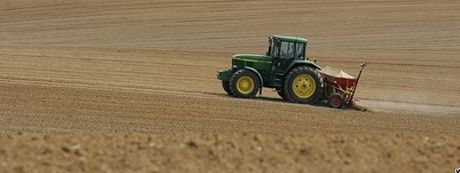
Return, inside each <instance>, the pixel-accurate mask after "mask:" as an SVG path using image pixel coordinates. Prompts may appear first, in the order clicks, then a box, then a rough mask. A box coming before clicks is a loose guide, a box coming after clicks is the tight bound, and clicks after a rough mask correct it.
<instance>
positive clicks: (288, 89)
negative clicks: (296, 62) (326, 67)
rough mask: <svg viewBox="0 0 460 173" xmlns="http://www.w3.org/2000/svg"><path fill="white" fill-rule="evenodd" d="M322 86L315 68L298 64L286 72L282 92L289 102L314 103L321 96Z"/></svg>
mask: <svg viewBox="0 0 460 173" xmlns="http://www.w3.org/2000/svg"><path fill="white" fill-rule="evenodd" d="M323 88H324V85H323V81H322V79H321V76H320V74H319V73H318V72H317V71H316V70H315V69H313V68H310V67H306V66H300V67H296V68H294V69H292V70H291V71H289V73H288V74H287V76H286V78H285V81H284V88H283V94H284V95H285V96H286V100H288V101H290V102H294V103H304V104H305V103H307V104H316V103H318V102H319V101H320V99H321V97H322V94H323V90H324V89H323Z"/></svg>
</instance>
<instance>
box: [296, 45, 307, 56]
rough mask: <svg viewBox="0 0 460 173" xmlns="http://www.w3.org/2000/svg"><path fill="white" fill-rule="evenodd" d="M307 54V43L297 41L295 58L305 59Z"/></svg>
mask: <svg viewBox="0 0 460 173" xmlns="http://www.w3.org/2000/svg"><path fill="white" fill-rule="evenodd" d="M304 54H305V44H303V43H297V47H296V52H295V58H296V59H304Z"/></svg>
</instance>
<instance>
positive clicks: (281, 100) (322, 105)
mask: <svg viewBox="0 0 460 173" xmlns="http://www.w3.org/2000/svg"><path fill="white" fill-rule="evenodd" d="M208 94H210V95H215V96H219V97H226V98H233V99H244V98H236V97H232V96H229V95H228V94H225V93H208ZM244 100H260V101H268V102H277V103H286V104H297V105H299V104H298V103H291V102H288V101H285V100H283V99H282V98H276V97H267V96H256V97H254V98H252V99H244ZM300 105H301V104H300ZM305 105H309V106H319V107H324V108H331V107H330V106H329V105H328V104H327V102H326V101H325V100H323V101H321V102H319V103H317V104H314V105H310V104H305Z"/></svg>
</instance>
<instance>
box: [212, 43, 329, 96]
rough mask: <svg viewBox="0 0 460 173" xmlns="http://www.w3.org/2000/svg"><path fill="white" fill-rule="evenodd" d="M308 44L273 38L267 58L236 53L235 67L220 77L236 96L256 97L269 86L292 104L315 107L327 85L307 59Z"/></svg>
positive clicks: (225, 88) (230, 92) (226, 89)
mask: <svg viewBox="0 0 460 173" xmlns="http://www.w3.org/2000/svg"><path fill="white" fill-rule="evenodd" d="M307 44H308V41H307V39H304V38H298V37H290V36H281V35H274V36H272V37H269V47H268V50H267V53H266V54H265V55H254V54H236V55H234V56H233V58H232V67H231V68H229V69H223V70H219V71H218V74H217V78H218V79H219V80H222V87H223V88H224V90H225V91H226V92H227V93H228V94H229V95H231V96H234V97H239V98H253V97H255V96H256V95H257V93H258V92H259V93H260V94H262V87H267V88H273V89H274V90H276V91H277V93H278V95H279V96H281V97H282V98H283V99H284V100H287V101H289V102H294V103H306V104H316V103H318V102H319V101H320V100H321V99H322V97H323V91H324V84H323V80H322V78H321V75H320V73H319V72H318V71H317V70H319V69H320V67H319V66H318V65H317V64H316V63H315V62H313V61H310V60H309V59H308V58H307V59H306V58H305V52H306V48H307Z"/></svg>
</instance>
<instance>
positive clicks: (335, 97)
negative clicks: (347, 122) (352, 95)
mask: <svg viewBox="0 0 460 173" xmlns="http://www.w3.org/2000/svg"><path fill="white" fill-rule="evenodd" d="M327 103H328V104H329V106H330V107H331V108H342V106H343V105H344V103H345V100H344V99H343V96H342V95H341V94H339V93H333V94H331V95H330V96H329V98H328V99H327Z"/></svg>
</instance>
